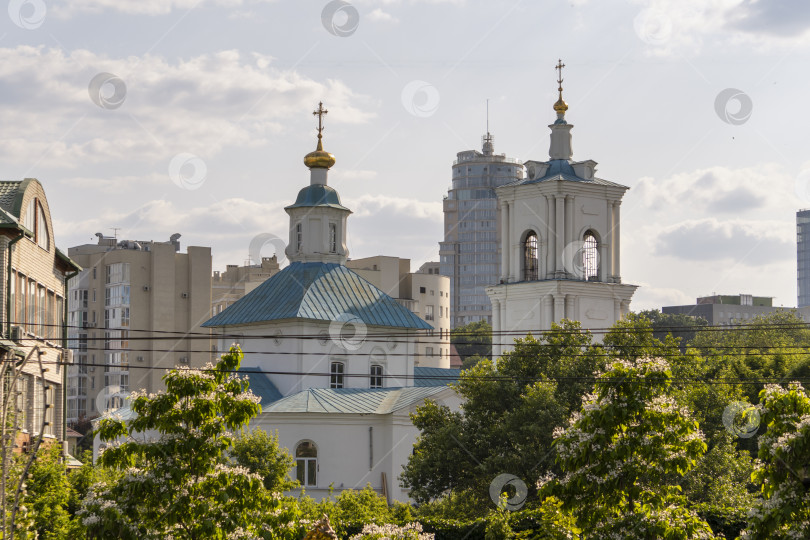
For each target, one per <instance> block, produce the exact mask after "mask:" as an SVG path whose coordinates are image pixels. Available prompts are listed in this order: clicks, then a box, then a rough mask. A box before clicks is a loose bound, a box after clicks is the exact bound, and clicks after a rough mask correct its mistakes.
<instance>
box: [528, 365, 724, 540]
mask: <svg viewBox="0 0 810 540" xmlns="http://www.w3.org/2000/svg"><path fill="white" fill-rule="evenodd" d="M671 378H672V375H671V373H670V369H669V365H668V364H667V362H666V361H665V360H663V359H660V358H654V359H648V358H642V359H637V360H633V361H627V360H615V361H613V362H612V364H611V365H610V367H609V368H608V369H607V371H605V372H604V373H602V374H600V375H599V376H598V379H597V382H596V384H595V386H594V392H593V393H592V394H589V395H586V396H584V397H583V406H582V411H581V412H576V413H574V414H573V415H572V416H571V418H570V420H569V425H568V427H564V428H557V429H556V430H555V432H554V436H555V441H554V444H555V447H556V450H557V463H558V464H559V465H560V467H561V469H562V473H563V474H562V476H561V477H560V478H559V479H557V480H553V481H550V480H551V479H550V478H548V477H547V478H545V479H543V480H541V481H540V484H541V486H542V488H543V490H544V491H545V493H546V494H554V495H556V496H558V497H559V498H561V499H562V501H563V505H564V508H566V509H570V510H571V512H572V513H573V514H574V515H575V517H576V518H577V521H578V524H579V525H580V527H581V528H582V529H583V530H584V531H587V536H588V537H591V536H593V537H594V538H667V539H676V538H677V539H681V538H714V535H713V533H712V530H711V528H710V527H709V525H708V524H707V523H706V522H704V521H702V520H701V519H700V518H698V517H697V515H695V514H694V513H693V512H691V511H689V510H688V509H686V508H684V507H683V506H682V502H683V498H682V497H681V496H680V488H679V487H678V486H676V485H675V482H674V481H675V480H676V479H677V478H679V477H681V476H683V474H684V473H686V472H687V471H688V470H689V469H690V468H691V467H692V466H694V464H695V462H696V460H697V459H698V458H700V457H701V456H702V455H703V453H704V452H705V451H706V444H705V443H704V441H703V435H702V433H701V432H700V430H699V429H698V425H697V422H695V421H694V420H692V419H691V418H690V414H689V411H688V410H687V409H686V408H684V407H682V406H680V405H679V404H678V403H677V402H676V401H675V399H674V398H673V397H672V394H671V388H670V383H671ZM543 484H546V485H543Z"/></svg>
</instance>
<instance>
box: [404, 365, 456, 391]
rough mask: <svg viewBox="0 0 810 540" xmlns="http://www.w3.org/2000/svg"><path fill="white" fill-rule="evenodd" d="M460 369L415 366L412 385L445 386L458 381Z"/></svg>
mask: <svg viewBox="0 0 810 540" xmlns="http://www.w3.org/2000/svg"><path fill="white" fill-rule="evenodd" d="M459 375H461V370H460V369H454V368H449V369H446V368H437V367H419V366H417V367H415V368H413V385H414V386H422V387H424V386H447V385H448V384H453V383H456V382H458V378H459Z"/></svg>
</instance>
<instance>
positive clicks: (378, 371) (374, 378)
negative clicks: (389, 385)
mask: <svg viewBox="0 0 810 540" xmlns="http://www.w3.org/2000/svg"><path fill="white" fill-rule="evenodd" d="M382 375H383V368H382V366H380V365H376V364H375V365H372V366H371V380H370V381H369V385H368V386H369V388H382V387H383V377H382Z"/></svg>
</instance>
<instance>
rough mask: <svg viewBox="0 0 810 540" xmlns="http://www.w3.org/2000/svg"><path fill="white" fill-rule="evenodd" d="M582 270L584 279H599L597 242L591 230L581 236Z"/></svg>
mask: <svg viewBox="0 0 810 540" xmlns="http://www.w3.org/2000/svg"><path fill="white" fill-rule="evenodd" d="M582 270H583V272H584V274H585V280H586V281H597V280H598V279H599V242H598V241H597V240H596V235H595V234H594V233H593V232H592V231H587V232H586V233H585V236H584V237H583V243H582Z"/></svg>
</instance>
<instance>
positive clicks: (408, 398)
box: [262, 386, 446, 414]
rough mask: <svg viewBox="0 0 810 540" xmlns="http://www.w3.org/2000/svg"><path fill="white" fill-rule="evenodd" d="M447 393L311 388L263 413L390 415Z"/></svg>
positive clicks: (418, 389) (439, 388)
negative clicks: (439, 394)
mask: <svg viewBox="0 0 810 540" xmlns="http://www.w3.org/2000/svg"><path fill="white" fill-rule="evenodd" d="M444 390H446V388H445V387H443V386H431V387H413V386H408V387H405V388H310V389H308V390H303V391H301V392H297V393H295V394H291V395H289V396H287V397H285V398H283V399H280V400H279V401H276V402H275V403H273V404H272V405H270V406H269V407H266V408H263V409H262V412H264V413H334V414H389V413H392V412H394V411H397V410H399V409H403V408H406V407H409V406H411V405H414V404H416V403H420V402H422V401H424V400H425V399H426V398H429V397H431V396H434V395H436V394H438V393H440V392H442V391H444Z"/></svg>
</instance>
